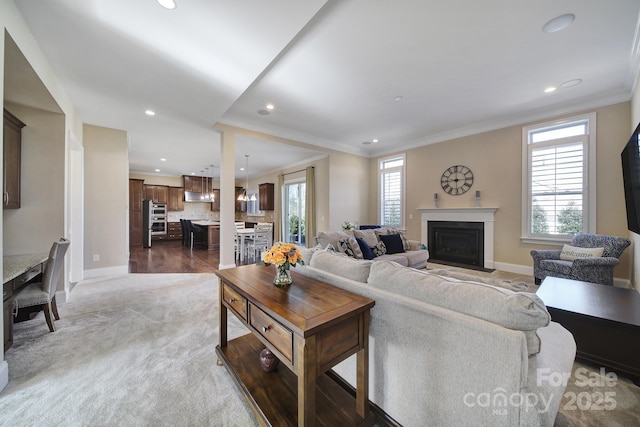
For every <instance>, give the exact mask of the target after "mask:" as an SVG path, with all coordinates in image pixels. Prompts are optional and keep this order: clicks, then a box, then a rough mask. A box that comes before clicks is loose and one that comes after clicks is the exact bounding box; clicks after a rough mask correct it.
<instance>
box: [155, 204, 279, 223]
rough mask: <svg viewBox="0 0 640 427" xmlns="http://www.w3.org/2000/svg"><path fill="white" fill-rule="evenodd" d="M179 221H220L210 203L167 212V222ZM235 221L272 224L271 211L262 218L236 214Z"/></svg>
mask: <svg viewBox="0 0 640 427" xmlns="http://www.w3.org/2000/svg"><path fill="white" fill-rule="evenodd" d="M181 219H208V220H212V221H217V220H219V219H220V212H213V211H211V204H210V203H198V202H189V203H185V204H184V210H183V211H178V212H167V221H169V222H179V221H180V220H181ZM235 219H236V220H237V221H248V222H273V211H266V212H265V214H264V216H253V215H251V216H249V215H247V213H246V212H236V218H235Z"/></svg>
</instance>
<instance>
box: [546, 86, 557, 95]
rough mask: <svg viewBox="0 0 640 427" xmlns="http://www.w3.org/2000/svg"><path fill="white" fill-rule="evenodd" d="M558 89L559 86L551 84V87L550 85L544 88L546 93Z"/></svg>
mask: <svg viewBox="0 0 640 427" xmlns="http://www.w3.org/2000/svg"><path fill="white" fill-rule="evenodd" d="M556 89H557V88H556V87H555V86H550V87H548V88H546V89H545V90H544V93H551V92H555V91H556Z"/></svg>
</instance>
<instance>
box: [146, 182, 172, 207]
mask: <svg viewBox="0 0 640 427" xmlns="http://www.w3.org/2000/svg"><path fill="white" fill-rule="evenodd" d="M144 199H145V200H152V201H153V203H158V204H163V205H166V204H167V203H168V202H169V187H167V186H166V185H145V186H144Z"/></svg>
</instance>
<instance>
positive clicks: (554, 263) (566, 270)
mask: <svg viewBox="0 0 640 427" xmlns="http://www.w3.org/2000/svg"><path fill="white" fill-rule="evenodd" d="M572 266H573V261H564V260H559V259H553V260H552V259H543V260H540V268H541V269H543V270H544V271H546V272H548V273H549V272H553V273H557V274H558V275H563V276H567V277H568V276H569V275H570V274H571V267H572Z"/></svg>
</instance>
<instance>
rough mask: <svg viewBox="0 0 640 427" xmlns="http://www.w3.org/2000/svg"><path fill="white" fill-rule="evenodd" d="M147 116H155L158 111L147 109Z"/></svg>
mask: <svg viewBox="0 0 640 427" xmlns="http://www.w3.org/2000/svg"><path fill="white" fill-rule="evenodd" d="M144 113H145V114H146V115H147V116H155V115H156V112H155V111H153V110H145V112H144Z"/></svg>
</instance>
